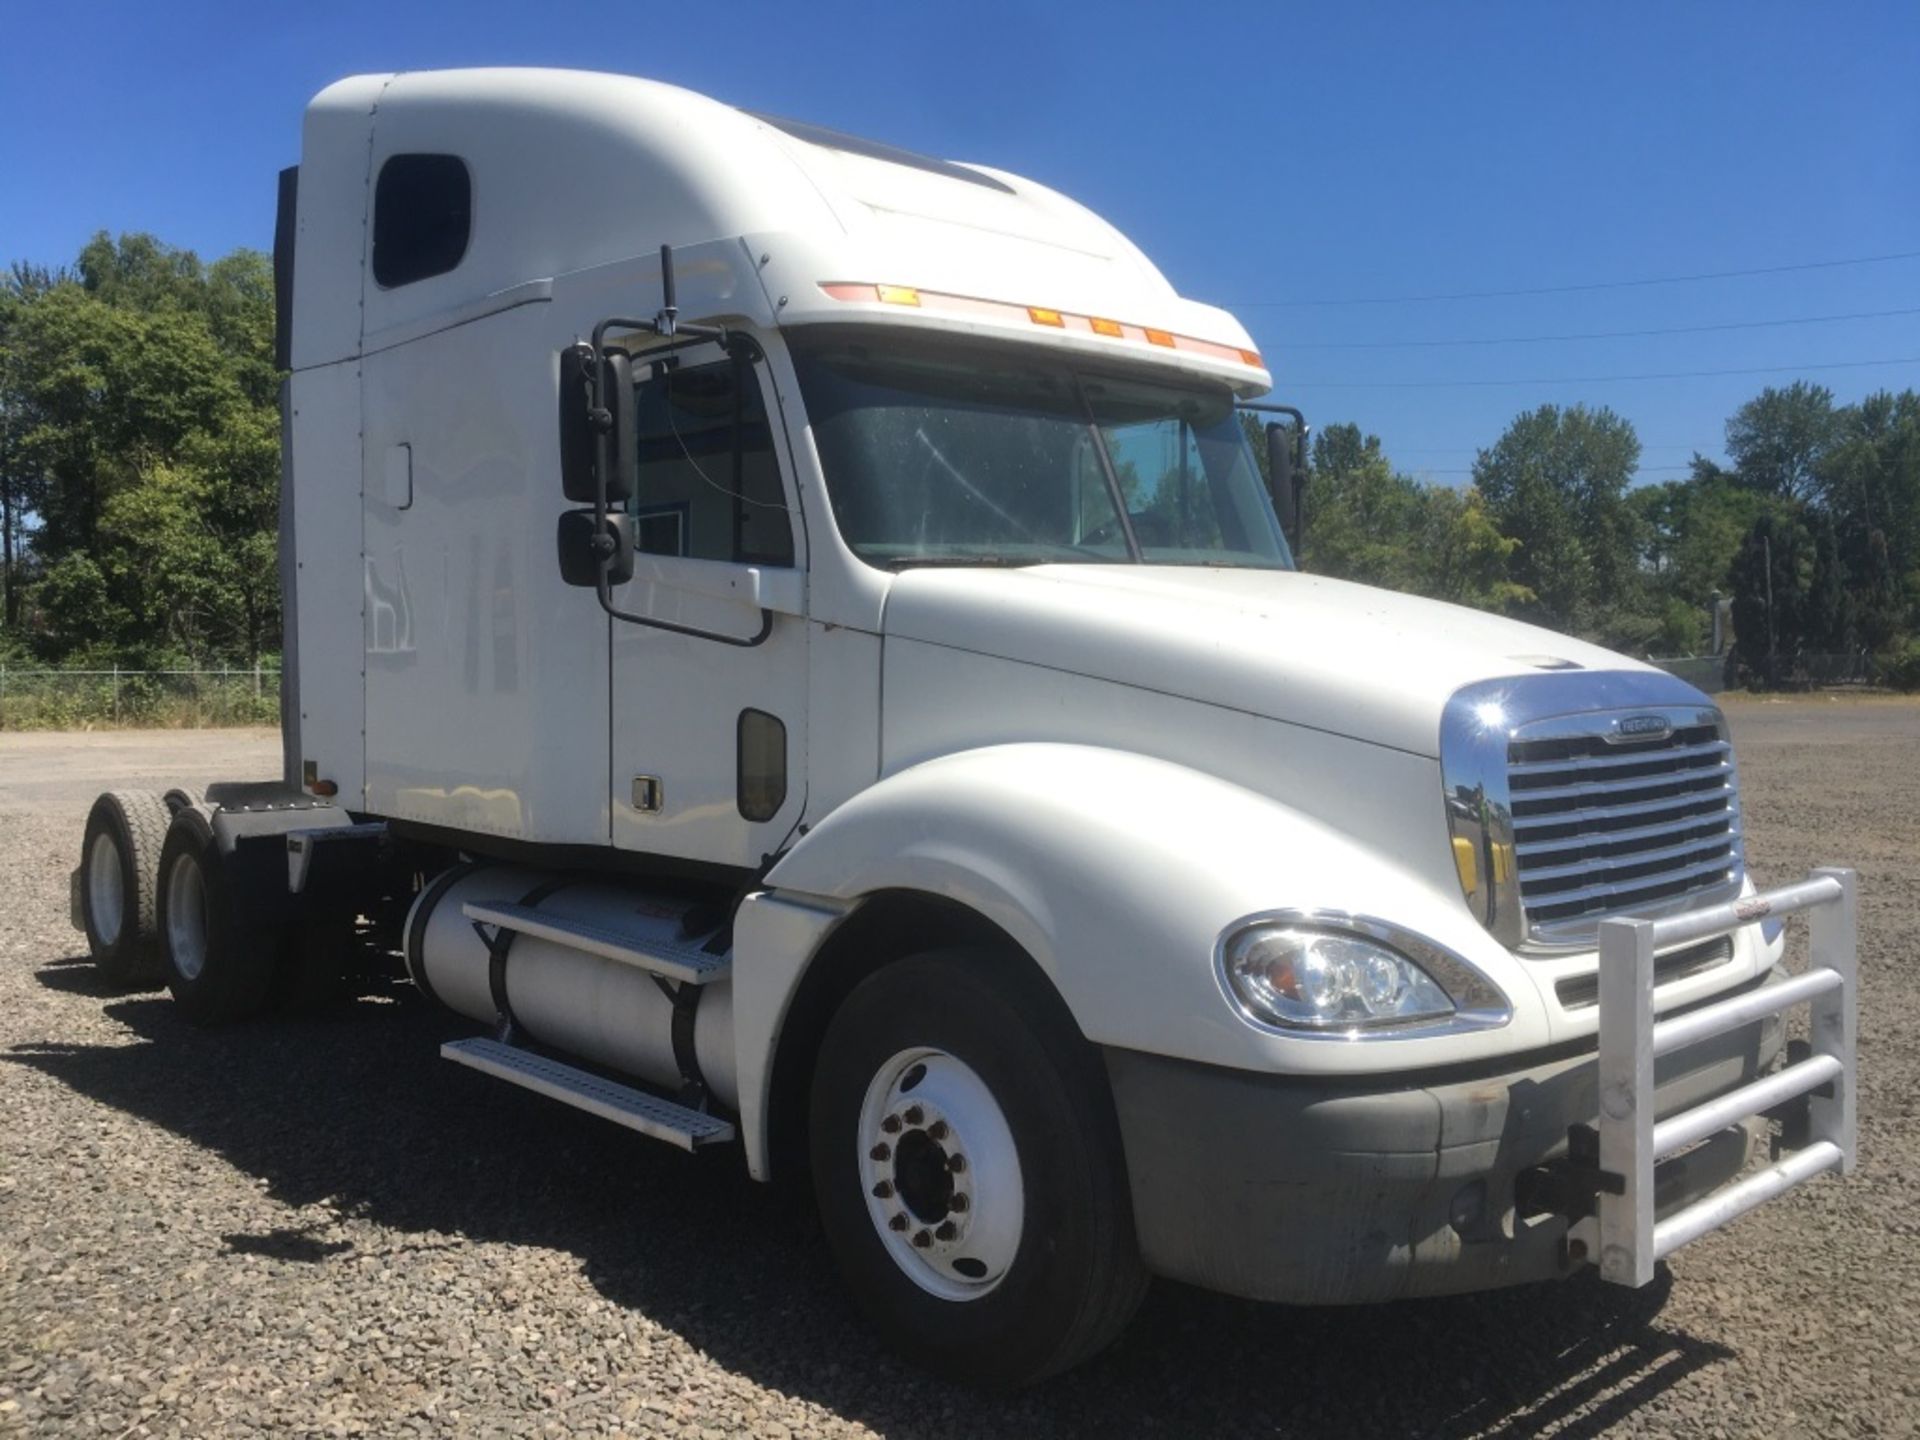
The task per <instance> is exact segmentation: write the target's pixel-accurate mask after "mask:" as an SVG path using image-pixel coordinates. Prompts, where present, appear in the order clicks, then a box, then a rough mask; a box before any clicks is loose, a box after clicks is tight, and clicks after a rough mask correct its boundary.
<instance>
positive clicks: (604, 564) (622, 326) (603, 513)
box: [587, 245, 773, 650]
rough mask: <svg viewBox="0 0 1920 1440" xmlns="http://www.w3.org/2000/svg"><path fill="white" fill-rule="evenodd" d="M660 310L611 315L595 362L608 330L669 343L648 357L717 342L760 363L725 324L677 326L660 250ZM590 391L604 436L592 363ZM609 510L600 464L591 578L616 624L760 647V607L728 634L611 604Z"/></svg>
mask: <svg viewBox="0 0 1920 1440" xmlns="http://www.w3.org/2000/svg"><path fill="white" fill-rule="evenodd" d="M660 299H661V304H660V309H659V311H658V313H656V314H655V315H654V317H653V318H652V319H650V320H631V319H624V318H621V317H618V316H610V317H608V318H607V319H605V320H602V321H601V322H600V323H599V324H597V325H595V326H594V327H593V355H592V358H593V360H594V361H596V362H597V361H599V359H600V358H601V357H602V356H603V355H604V354H605V353H606V340H607V332H608V331H609V330H634V331H639V332H641V333H643V334H649V335H658V336H660V337H661V338H662V339H663V340H665V341H666V342H667V343H666V344H665V345H661V346H656V347H655V348H654V349H653V350H651V351H650V352H648V353H649V356H650V357H651V356H652V355H662V354H668V353H671V352H673V351H676V350H684V349H687V348H689V347H691V346H695V345H704V344H707V343H709V342H713V341H717V342H718V343H719V345H720V348H721V349H722V350H724V351H726V352H727V353H728V354H729V355H731V354H733V353H734V352H735V349H736V347H738V348H739V349H740V352H741V353H742V354H744V355H745V356H747V358H749V359H758V358H759V356H760V347H759V346H758V345H755V344H754V343H753V341H752V340H751V339H750V338H748V337H747V336H745V335H736V334H734V333H733V332H732V331H730V330H728V329H727V328H726V327H725V326H724V325H683V324H681V323H680V307H679V306H678V305H677V304H676V303H675V299H674V284H673V247H671V246H669V245H662V246H661V247H660ZM587 372H588V375H589V376H590V377H591V379H590V382H589V383H590V384H591V386H592V390H593V399H592V407H591V410H590V412H589V413H590V416H591V419H592V421H593V426H594V428H595V429H596V430H599V431H600V432H601V433H602V434H605V433H606V432H607V431H609V430H611V429H612V428H613V412H612V410H610V409H608V408H607V404H606V399H607V397H606V396H605V395H604V394H602V393H601V388H600V387H601V386H602V385H603V384H604V383H605V376H606V367H605V366H604V365H601V364H598V363H595V364H591V365H589V366H588V367H587ZM610 508H611V507H610V506H609V505H608V503H607V471H606V467H605V466H604V465H596V466H595V467H594V499H593V520H594V528H595V531H596V533H595V536H594V548H595V550H597V551H599V552H600V556H601V559H600V573H599V574H598V575H596V576H595V577H594V586H593V589H594V593H595V594H596V595H597V596H599V598H600V608H601V609H602V610H604V611H606V612H607V614H608V615H610V616H612V617H613V618H614V619H615V620H624V621H626V622H627V623H628V624H630V625H644V626H646V628H647V629H649V630H664V631H666V632H667V633H668V634H670V635H686V636H689V637H690V638H692V639H695V640H711V641H713V642H714V643H715V644H719V645H732V646H735V647H737V648H739V649H742V650H750V649H752V648H754V647H755V646H757V645H761V644H764V643H765V642H766V639H767V637H768V636H769V635H771V634H772V633H773V611H771V610H769V609H766V608H765V607H762V608H761V611H760V628H759V629H758V630H756V631H754V633H753V634H751V635H729V634H727V633H726V632H725V631H721V630H703V629H700V628H699V627H698V626H694V625H677V624H675V623H674V622H673V621H671V620H657V619H655V618H654V617H652V616H651V615H636V614H634V613H633V612H632V611H631V610H622V609H621V608H620V607H619V606H617V605H615V604H614V603H613V586H612V584H611V582H610V581H609V580H608V578H607V569H608V567H609V566H610V565H612V563H613V561H614V558H615V556H616V553H617V551H618V548H619V547H618V546H616V545H615V544H614V543H613V541H612V539H611V538H610V537H608V536H607V534H606V533H605V531H606V523H607V514H608V511H609V509H610Z"/></svg>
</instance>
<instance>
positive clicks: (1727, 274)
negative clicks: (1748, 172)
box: [1226, 250, 1920, 310]
mask: <svg viewBox="0 0 1920 1440" xmlns="http://www.w3.org/2000/svg"><path fill="white" fill-rule="evenodd" d="M1916 256H1920V250H1899V251H1896V252H1894V253H1893V254H1891V255H1859V256H1855V257H1854V258H1852V259H1849V260H1808V261H1804V262H1802V263H1800V264H1797V265H1765V266H1761V267H1759V268H1758V269H1753V270H1707V271H1702V272H1701V273H1699V274H1697V275H1654V276H1649V277H1648V278H1646V279H1644V280H1593V281H1588V282H1586V283H1584V284H1580V285H1536V286H1532V287H1529V288H1527V289H1524V290H1457V291H1454V292H1452V293H1450V294H1442V295H1366V296H1352V297H1348V298H1346V299H1340V300H1241V301H1237V302H1232V303H1229V304H1227V307H1226V308H1228V309H1230V310H1280V309H1287V308H1293V307H1300V306H1309V305H1421V304H1427V303H1430V302H1434V301H1440V300H1500V299H1505V298H1508V297H1510V296H1517V295H1571V294H1575V293H1577V292H1581V291H1587V290H1635V289H1639V288H1641V287H1643V286H1648V285H1691V284H1693V283H1694V282H1695V281H1699V280H1740V279H1745V278H1746V277H1748V276H1752V275H1786V274H1791V273H1794V272H1796V271H1801V270H1834V269H1838V268H1840V267H1841V266H1845V265H1884V264H1887V263H1888V262H1890V261H1894V260H1911V259H1913V258H1915V257H1916Z"/></svg>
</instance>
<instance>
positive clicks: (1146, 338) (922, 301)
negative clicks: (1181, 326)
mask: <svg viewBox="0 0 1920 1440" xmlns="http://www.w3.org/2000/svg"><path fill="white" fill-rule="evenodd" d="M820 289H821V290H822V291H823V292H824V293H825V294H827V295H828V296H830V297H831V298H833V299H835V300H848V301H854V302H867V303H871V302H873V301H876V300H878V301H880V302H882V303H884V304H888V305H910V306H913V307H915V308H916V309H922V310H937V311H943V312H945V313H947V314H952V315H977V316H980V317H981V318H983V319H992V320H1003V321H1005V320H1019V319H1022V318H1024V319H1026V320H1027V321H1028V322H1029V323H1030V324H1034V325H1044V326H1046V327H1047V328H1048V329H1050V330H1072V331H1077V332H1080V333H1082V334H1088V333H1090V334H1094V335H1103V336H1105V337H1106V338H1108V339H1110V340H1126V341H1134V342H1145V343H1146V344H1148V345H1157V346H1159V347H1161V348H1162V349H1167V350H1180V351H1185V352H1187V353H1189V354H1194V355H1204V356H1206V357H1207V358H1209V359H1212V360H1226V361H1230V362H1232V363H1235V364H1239V365H1249V366H1252V367H1253V368H1254V369H1256V370H1264V369H1265V368H1266V362H1265V361H1264V360H1262V359H1261V358H1260V352H1259V351H1257V350H1247V349H1244V348H1242V347H1240V346H1238V345H1223V344H1221V343H1219V342H1218V341H1216V340H1202V339H1200V338H1199V337H1198V336H1194V335H1178V334H1175V333H1174V332H1173V331H1171V330H1156V329H1152V328H1150V327H1148V326H1145V325H1129V324H1124V323H1122V322H1121V321H1118V320H1108V319H1106V318H1104V317H1102V316H1098V315H1076V314H1074V313H1072V312H1071V311H1067V310H1055V309H1052V308H1050V307H1048V306H1045V305H1014V304H1010V303H1008V302H1006V301H1001V300H982V299H980V298H978V297H976V296H972V295H947V294H943V293H941V292H940V291H937V290H921V289H918V288H916V287H914V286H912V285H869V284H864V283H853V282H848V281H835V282H832V283H823V284H822V285H821V286H820Z"/></svg>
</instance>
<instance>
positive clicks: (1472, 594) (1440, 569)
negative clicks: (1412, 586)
mask: <svg viewBox="0 0 1920 1440" xmlns="http://www.w3.org/2000/svg"><path fill="white" fill-rule="evenodd" d="M1425 505H1426V515H1425V523H1424V525H1423V527H1422V533H1421V535H1420V537H1419V542H1418V543H1419V551H1418V553H1419V556H1420V558H1421V560H1422V562H1423V563H1422V565H1421V575H1420V581H1419V587H1418V588H1419V590H1420V592H1421V593H1422V594H1424V595H1431V596H1432V597H1433V598H1434V599H1436V600H1451V601H1452V602H1453V603H1454V604H1456V605H1471V606H1472V607H1473V608H1474V609H1476V610H1495V611H1507V610H1512V609H1515V608H1516V607H1519V606H1524V605H1530V604H1532V603H1533V600H1534V593H1533V591H1531V590H1529V589H1528V588H1527V587H1526V586H1524V585H1522V584H1520V583H1518V582H1517V581H1515V580H1514V579H1512V578H1511V577H1512V569H1513V555H1514V552H1515V551H1516V550H1518V549H1519V548H1520V542H1519V541H1518V540H1515V539H1514V538H1513V537H1511V536H1509V535H1503V534H1501V533H1500V527H1499V526H1498V525H1496V524H1494V521H1493V516H1492V515H1491V514H1489V513H1488V511H1487V503H1486V500H1485V499H1484V498H1483V497H1482V496H1481V494H1480V492H1479V491H1478V490H1475V489H1473V488H1471V487H1469V488H1467V489H1465V490H1454V489H1451V488H1449V487H1448V486H1445V485H1435V486H1432V487H1431V488H1429V489H1428V490H1427V492H1426V495H1425Z"/></svg>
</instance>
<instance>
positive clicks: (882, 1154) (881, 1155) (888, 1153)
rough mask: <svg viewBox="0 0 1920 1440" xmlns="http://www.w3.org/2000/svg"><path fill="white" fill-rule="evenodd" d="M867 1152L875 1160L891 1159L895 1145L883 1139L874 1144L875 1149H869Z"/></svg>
mask: <svg viewBox="0 0 1920 1440" xmlns="http://www.w3.org/2000/svg"><path fill="white" fill-rule="evenodd" d="M867 1154H868V1155H869V1156H870V1157H871V1158H873V1159H875V1160H891V1159H892V1158H893V1147H892V1146H891V1145H889V1144H887V1142H886V1141H884V1140H882V1141H881V1142H880V1143H879V1144H878V1145H876V1146H874V1147H873V1149H871V1150H869V1151H868V1152H867Z"/></svg>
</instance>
